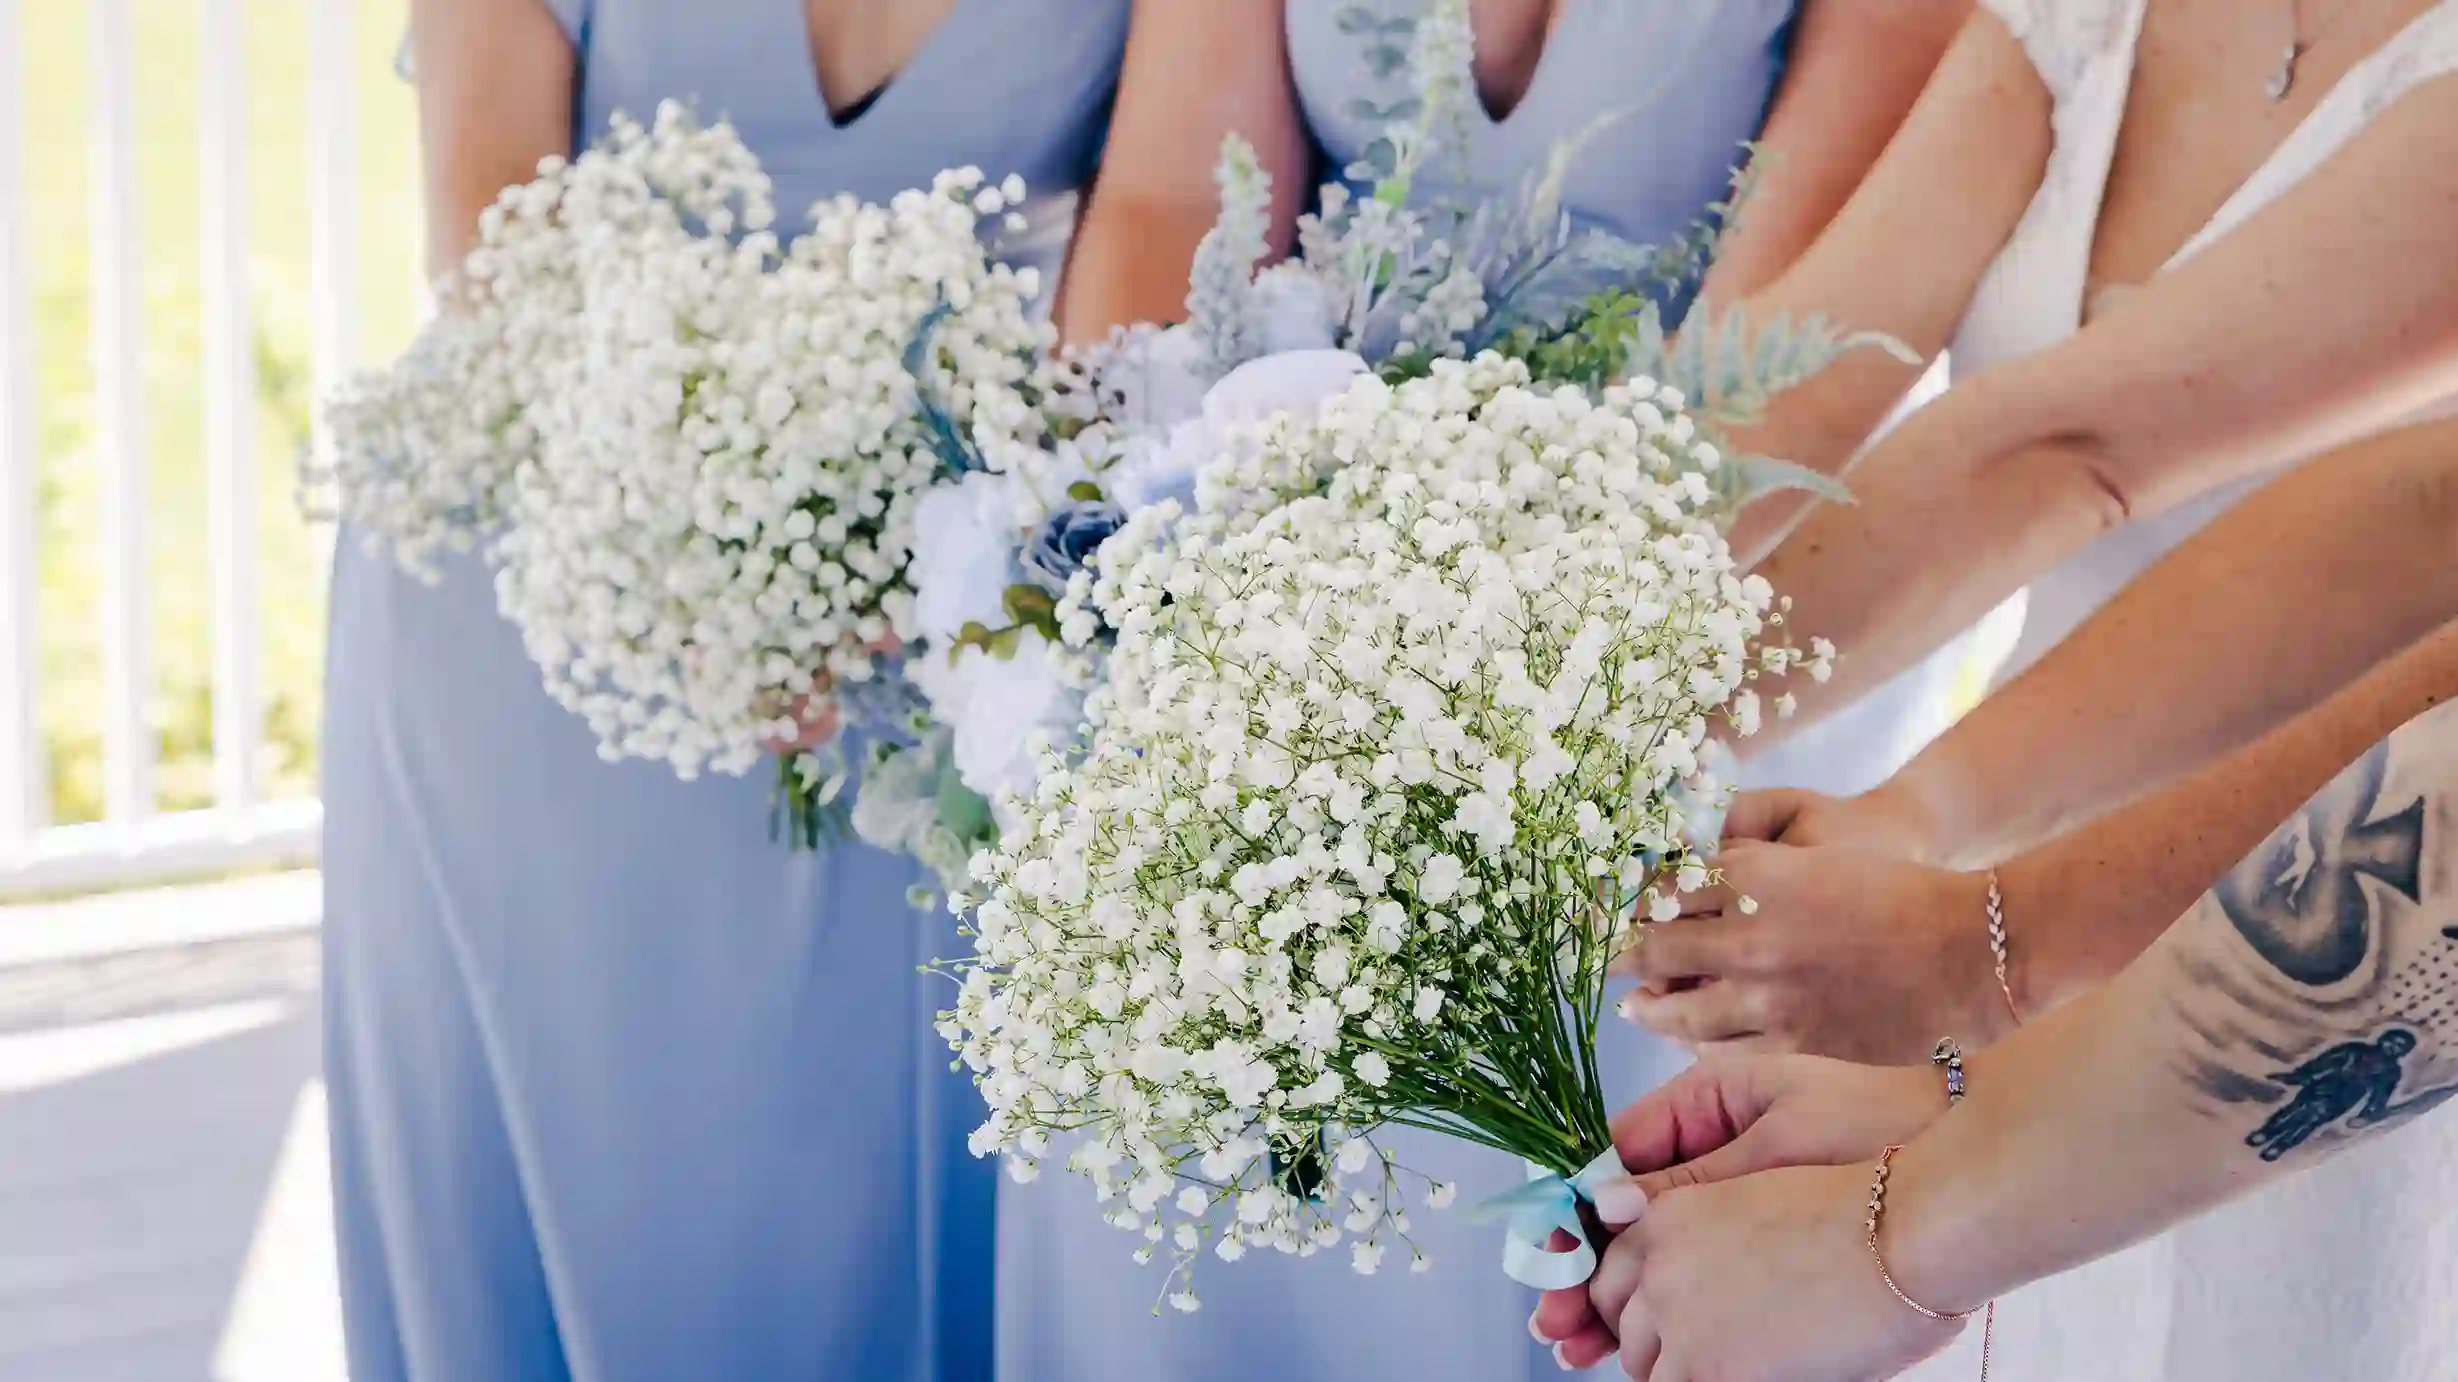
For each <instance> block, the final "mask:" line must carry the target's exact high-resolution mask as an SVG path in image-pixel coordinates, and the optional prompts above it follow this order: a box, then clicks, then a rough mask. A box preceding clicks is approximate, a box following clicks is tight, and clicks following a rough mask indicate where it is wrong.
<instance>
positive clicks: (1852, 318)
mask: <svg viewBox="0 0 2458 1382" xmlns="http://www.w3.org/2000/svg"><path fill="white" fill-rule="evenodd" d="M2049 105H2050V103H2049V95H2048V89H2047V87H2045V86H2043V85H2042V84H2041V82H2040V78H2039V74H2038V73H2037V72H2036V71H2035V70H2034V69H2033V67H2032V65H2031V59H2030V58H2029V57H2028V56H2027V55H2026V54H2025V53H2024V52H2023V48H2022V45H2021V44H2019V43H2018V42H2016V41H2015V38H2014V36H2013V35H2012V34H2010V33H2008V32H2007V31H2006V27H2005V25H2004V24H2003V23H2001V22H2000V21H1999V20H1998V19H1997V17H1996V16H1994V15H1992V14H1988V13H1986V12H1979V13H1975V14H1973V15H1972V16H1971V17H1970V18H1969V19H1968V20H1966V21H1965V22H1964V24H1963V27H1962V29H1961V31H1960V32H1958V33H1957V34H1956V35H1955V39H1954V42H1953V44H1952V46H1951V47H1949V48H1948V49H1947V51H1946V56H1945V58H1944V59H1943V60H1942V61H1940V62H1939V64H1938V66H1937V70H1936V73H1935V75H1933V76H1932V77H1931V78H1930V79H1929V83H1928V85H1927V86H1926V87H1925V88H1924V89H1923V90H1922V91H1921V93H1920V98H1919V100H1918V101H1917V102H1915V103H1914V105H1913V107H1912V112H1911V114H1910V115H1909V116H1908V117H1906V118H1905V119H1904V121H1903V124H1902V127H1901V128H1900V129H1899V130H1897V131H1896V133H1895V135H1894V138H1893V139H1891V140H1890V141H1888V143H1887V145H1886V149H1885V152H1884V153H1882V154H1880V155H1879V157H1878V161H1877V163H1876V165H1875V166H1874V167H1873V168H1872V169H1871V170H1870V173H1869V176H1868V177H1867V178H1866V179H1865V180H1864V181H1862V182H1861V184H1860V185H1859V187H1858V188H1857V190H1855V191H1854V192H1853V193H1852V195H1851V197H1850V199H1849V200H1848V201H1846V202H1845V203H1844V205H1843V209H1842V210H1841V211H1839V212H1837V213H1836V215H1835V217H1834V219H1833V221H1832V222H1831V223H1830V224H1828V225H1827V227H1826V228H1825V230H1824V231H1822V232H1821V233H1820V234H1819V235H1818V237H1817V239H1816V241H1815V242H1814V243H1813V244H1811V246H1810V247H1809V249H1808V250H1807V251H1805V252H1803V253H1802V255H1801V256H1800V258H1799V259H1798V261H1797V262H1795V263H1793V264H1792V265H1791V266H1790V267H1789V268H1787V269H1785V270H1784V271H1783V272H1782V273H1781V274H1779V275H1778V276H1777V277H1776V278H1775V279H1774V280H1773V281H1772V282H1770V283H1768V284H1767V285H1766V286H1765V287H1764V288H1762V289H1760V290H1758V291H1756V292H1754V293H1750V294H1749V295H1748V296H1747V298H1746V299H1745V300H1743V301H1742V302H1741V303H1740V304H1739V306H1738V307H1737V308H1736V309H1734V311H1735V312H1737V314H1738V315H1737V317H1734V316H1732V315H1730V314H1725V315H1719V316H1718V317H1717V318H1715V322H1714V325H1715V329H1718V330H1730V329H1743V330H1746V329H1748V328H1749V325H1750V324H1766V323H1772V322H1775V321H1777V320H1781V319H1792V320H1799V319H1802V318H1806V317H1812V316H1819V317H1824V318H1826V319H1828V320H1830V321H1832V322H1835V323H1837V324H1839V325H1841V326H1844V327H1847V328H1850V329H1853V330H1858V331H1878V332H1884V333H1885V334H1887V335H1889V336H1892V337H1894V338H1895V339H1896V340H1899V341H1901V342H1903V343H1904V344H1906V345H1908V346H1910V347H1911V348H1912V350H1913V351H1915V352H1917V353H1918V354H1919V355H1921V356H1922V357H1923V358H1927V357H1931V356H1934V355H1935V354H1936V353H1937V352H1938V351H1940V350H1942V349H1943V348H1944V347H1945V345H1946V341H1947V339H1948V337H1950V336H1951V335H1952V334H1953V332H1954V329H1955V326H1956V325H1957V324H1958V323H1959V322H1961V320H1962V319H1963V313H1964V310H1965V309H1966V308H1967V307H1968V306H1969V305H1970V302H1971V297H1972V293H1973V292H1974V290H1975V289H1976V288H1977V286H1978V285H1979V282H1980V278H1981V275H1982V274H1984V273H1986V272H1987V270H1988V266H1989V264H1990V262H1991V261H1993V260H1994V259H1995V258H1996V257H1997V252H1998V251H1999V249H2001V248H2002V247H2003V246H2004V245H2005V242H2006V239H2007V237H2008V236H2009V235H2011V234H2013V231H2014V227H2015V225H2016V224H2017V223H2018V222H2019V221H2021V219H2022V215H2023V210H2024V208H2026V207H2028V206H2029V205H2030V204H2031V199H2032V196H2033V195H2034V194H2035V193H2036V192H2037V191H2038V190H2039V185H2040V179H2041V177H2042V176H2043V174H2044V173H2045V171H2046V169H2047V166H2048V153H2049V148H2050V143H2051V134H2050V129H2049ZM1777 176H1778V177H1780V176H1781V174H1780V172H1779V173H1778V174H1777ZM1744 219H1745V223H1746V219H1747V218H1746V217H1745V218H1744ZM1693 329H1696V328H1695V327H1694V328H1693ZM1921 372H1922V369H1921V367H1918V366H1913V365H1906V364H1904V363H1903V362H1902V361H1900V360H1897V359H1894V358H1892V357H1890V356H1888V355H1886V354H1883V353H1881V352H1877V351H1860V352H1856V353H1854V354H1852V355H1849V356H1846V357H1845V358H1844V359H1842V360H1840V361H1838V362H1836V364H1835V365H1834V366H1833V367H1832V368H1830V369H1828V370H1827V371H1826V372H1825V373H1823V374H1821V375H1819V376H1818V377H1817V378H1815V379H1812V380H1810V381H1808V382H1807V383H1804V384H1802V385H1801V386H1799V387H1797V388H1795V389H1792V390H1790V391H1789V392H1787V393H1785V394H1784V395H1783V396H1782V397H1780V398H1779V399H1777V400H1776V402H1775V404H1774V406H1773V407H1772V408H1771V409H1770V410H1769V413H1768V415H1767V417H1766V418H1765V419H1764V420H1762V421H1761V422H1760V423H1759V424H1758V425H1756V426H1754V427H1751V428H1747V429H1743V430H1741V431H1740V432H1738V433H1737V434H1736V436H1735V438H1734V440H1735V441H1736V442H1737V443H1738V444H1740V445H1741V446H1743V447H1744V448H1746V449H1748V450H1752V451H1756V452H1760V453H1762V454H1765V455H1771V456H1782V457H1784V458H1786V459H1788V460H1793V461H1797V462H1799V463H1801V464H1803V465H1807V466H1810V467H1812V468H1815V469H1819V470H1823V471H1826V472H1828V473H1830V474H1832V473H1836V472H1838V471H1840V470H1842V469H1843V467H1844V464H1845V463H1846V462H1847V461H1849V460H1850V459H1851V458H1852V456H1853V455H1854V454H1855V453H1856V452H1857V451H1858V450H1859V449H1860V448H1861V446H1862V444H1863V443H1864V442H1865V441H1866V440H1867V439H1868V437H1869V435H1870V433H1871V432H1873V431H1874V430H1876V428H1877V427H1878V425H1879V424H1880V423H1881V422H1883V421H1884V420H1885V418H1886V416H1887V414H1888V413H1889V412H1891V411H1892V410H1893V409H1894V407H1895V405H1896V404H1897V403H1898V402H1900V401H1901V399H1902V398H1903V395H1904V394H1905V392H1907V391H1908V390H1909V389H1910V388H1911V387H1912V385H1913V384H1914V383H1915V382H1917V381H1918V379H1919V377H1920V374H1921ZM1797 514H1798V509H1797V507H1795V505H1794V504H1793V503H1791V502H1788V501H1787V497H1786V496H1780V495H1779V496H1776V497H1775V498H1773V499H1770V500H1766V501H1762V502H1761V503H1759V504H1757V505H1753V506H1752V507H1751V509H1750V511H1749V512H1747V513H1744V514H1743V515H1742V517H1741V522H1740V524H1739V525H1738V526H1737V527H1736V529H1735V531H1734V535H1733V542H1734V550H1735V551H1736V552H1738V553H1740V554H1741V555H1742V556H1743V558H1744V559H1745V560H1754V559H1756V558H1757V557H1758V556H1760V555H1763V553H1764V552H1765V550H1766V549H1767V548H1768V547H1769V546H1771V545H1772V543H1773V540H1774V538H1775V537H1776V536H1777V535H1778V534H1780V532H1781V531H1782V529H1783V527H1784V526H1786V525H1787V524H1788V523H1789V522H1790V521H1791V520H1792V519H1793V518H1795V517H1797Z"/></svg>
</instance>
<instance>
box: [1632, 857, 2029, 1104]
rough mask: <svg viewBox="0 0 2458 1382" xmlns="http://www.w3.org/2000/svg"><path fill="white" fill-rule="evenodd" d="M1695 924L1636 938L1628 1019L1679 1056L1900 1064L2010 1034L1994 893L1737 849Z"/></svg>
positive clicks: (1842, 861)
mask: <svg viewBox="0 0 2458 1382" xmlns="http://www.w3.org/2000/svg"><path fill="white" fill-rule="evenodd" d="M1716 862H1717V868H1718V871H1719V873H1720V874H1721V875H1722V881H1721V882H1719V883H1716V884H1711V885H1710V886H1709V887H1707V888H1706V889H1704V890H1702V891H1700V892H1697V893H1694V894H1692V895H1690V897H1688V898H1686V899H1685V900H1684V901H1685V906H1686V907H1687V908H1688V914H1687V915H1685V916H1683V917H1681V918H1680V919H1678V920H1674V921H1668V922H1660V923H1653V924H1649V925H1645V926H1642V927H1640V928H1639V933H1638V935H1639V939H1638V940H1637V942H1636V943H1634V944H1633V945H1632V946H1631V947H1630V948H1629V950H1627V951H1626V952H1624V953H1623V955H1622V956H1621V957H1620V958H1619V959H1617V960H1616V961H1615V962H1614V963H1615V967H1616V968H1617V969H1620V970H1622V971H1623V972H1625V973H1629V974H1632V975H1634V976H1636V977H1637V978H1638V979H1639V981H1640V985H1641V987H1639V988H1638V989H1635V990H1633V991H1632V992H1630V993H1628V994H1626V995H1624V996H1623V999H1622V1006H1621V1010H1622V1015H1623V1016H1625V1017H1627V1018H1629V1019H1630V1020H1631V1021H1633V1022H1636V1023H1638V1024H1639V1025H1640V1026H1642V1027H1645V1028H1647V1029H1648V1030H1649V1031H1652V1032H1655V1033H1657V1034H1659V1035H1662V1036H1666V1037H1669V1038H1671V1039H1673V1040H1675V1041H1679V1042H1681V1043H1683V1044H1684V1045H1688V1046H1692V1047H1696V1048H1700V1049H1702V1050H1712V1049H1715V1048H1718V1047H1728V1046H1732V1047H1739V1048H1741V1049H1747V1050H1775V1051H1808V1052H1814V1053H1816V1054H1818V1055H1824V1056H1838V1057H1841V1058H1843V1059H1845V1060H1859V1061H1869V1062H1872V1063H1875V1064H1881V1065H1900V1064H1906V1063H1911V1062H1917V1061H1919V1060H1922V1059H1923V1058H1925V1057H1926V1056H1927V1055H1928V1053H1929V1051H1930V1049H1931V1047H1932V1046H1933V1045H1934V1044H1935V1043H1936V1041H1937V1039H1938V1038H1939V1037H1941V1036H1953V1037H1955V1038H1956V1039H1958V1040H1960V1041H1962V1042H1964V1043H1966V1044H1967V1045H1972V1046H1982V1045H1986V1044H1987V1043H1989V1042H1990V1041H1993V1040H1995V1039H1996V1038H1997V1037H1998V1036H2000V1035H2002V1034H2003V1033H2004V1032H2005V1031H2007V1030H2009V1029H2010V1028H2011V1027H2012V1026H2013V1014H2012V1013H2011V1012H2009V1011H2008V1010H2007V1008H2006V1003H2005V996H2004V994H2003V993H2001V992H2000V991H1999V989H1998V987H1997V977H1996V971H1995V958H1994V956H1993V955H1992V953H1991V951H1990V949H1989V940H1988V880H1987V878H1986V877H1985V876H1984V875H1981V874H1970V873H1956V872H1952V871H1950V870H1945V869H1937V868H1931V867H1929V866H1928V865H1925V864H1913V863H1906V862H1904V861H1903V860H1900V859H1892V858H1887V857H1885V856H1883V855H1880V854H1878V853H1876V852H1875V851H1873V850H1872V849H1870V848H1868V847H1866V846H1861V845H1819V846H1814V847H1809V848H1803V847H1800V846H1795V845H1770V844H1755V843H1742V844H1736V845H1733V846H1731V847H1730V848H1728V849H1726V850H1725V851H1724V853H1723V855H1722V857H1721V858H1719V859H1718V860H1717V861H1716Z"/></svg>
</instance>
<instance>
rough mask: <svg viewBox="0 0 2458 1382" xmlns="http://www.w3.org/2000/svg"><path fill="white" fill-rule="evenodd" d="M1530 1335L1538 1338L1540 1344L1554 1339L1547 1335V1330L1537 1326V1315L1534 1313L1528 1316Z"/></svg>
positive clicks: (1532, 1337)
mask: <svg viewBox="0 0 2458 1382" xmlns="http://www.w3.org/2000/svg"><path fill="white" fill-rule="evenodd" d="M1528 1337H1529V1338H1531V1339H1534V1340H1536V1341H1537V1342H1538V1343H1540V1344H1550V1343H1552V1342H1553V1340H1551V1339H1548V1338H1546V1337H1545V1331H1543V1330H1541V1329H1539V1328H1537V1327H1536V1316H1534V1315H1530V1316H1528Z"/></svg>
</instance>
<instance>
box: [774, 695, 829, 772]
mask: <svg viewBox="0 0 2458 1382" xmlns="http://www.w3.org/2000/svg"><path fill="white" fill-rule="evenodd" d="M786 713H787V714H788V715H790V716H792V717H793V721H794V732H793V733H792V734H788V735H775V734H772V735H770V736H768V739H767V741H766V742H767V745H768V751H769V752H770V753H773V754H776V755H777V756H779V757H785V756H787V755H790V754H797V753H809V752H810V751H811V750H813V749H824V748H826V747H827V746H828V745H830V744H833V743H835V742H836V736H837V735H839V734H841V733H843V732H844V730H845V717H844V715H843V714H842V713H841V712H839V711H838V709H837V706H836V697H834V696H831V695H829V694H828V693H827V692H826V691H824V690H814V691H812V692H811V693H810V694H809V695H807V696H796V697H794V703H793V704H792V705H791V706H790V707H788V708H787V711H786Z"/></svg>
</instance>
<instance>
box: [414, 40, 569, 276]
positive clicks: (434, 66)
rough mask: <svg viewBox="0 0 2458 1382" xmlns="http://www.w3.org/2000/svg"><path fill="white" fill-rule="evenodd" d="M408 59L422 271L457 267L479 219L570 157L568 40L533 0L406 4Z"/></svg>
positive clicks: (446, 271) (474, 236) (444, 272)
mask: <svg viewBox="0 0 2458 1382" xmlns="http://www.w3.org/2000/svg"><path fill="white" fill-rule="evenodd" d="M410 43H411V54H412V63H413V66H414V68H415V70H416V71H417V73H418V135H419V145H420V148H421V150H422V152H423V154H424V158H425V175H426V200H427V271H428V273H429V274H430V275H432V276H434V277H435V278H438V279H442V278H445V277H447V276H449V275H451V274H452V273H454V272H455V271H457V270H458V269H459V268H460V267H461V261H462V259H463V257H465V256H466V255H467V254H468V253H469V249H470V246H471V245H472V244H473V243H475V241H476V239H477V235H478V213H479V212H481V211H483V210H485V209H486V208H487V207H488V206H489V205H490V204H492V203H493V202H494V200H495V198H496V197H497V196H498V195H499V194H500V193H502V191H503V190H504V189H505V188H507V187H510V186H512V185H513V184H515V183H520V182H526V181H528V180H529V179H530V178H532V177H534V176H536V175H537V171H538V162H539V160H541V159H544V158H548V157H551V156H554V155H557V154H565V153H569V152H571V148H572V99H573V88H574V85H575V83H574V80H573V64H574V61H575V59H574V55H573V52H572V44H571V40H570V39H568V38H566V37H565V36H564V32H563V27H562V26H561V25H560V24H558V23H556V22H555V17H554V15H553V14H551V13H549V12H548V10H547V8H546V6H545V5H543V4H541V3H539V0H414V3H413V4H412V6H411V15H410Z"/></svg>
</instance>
